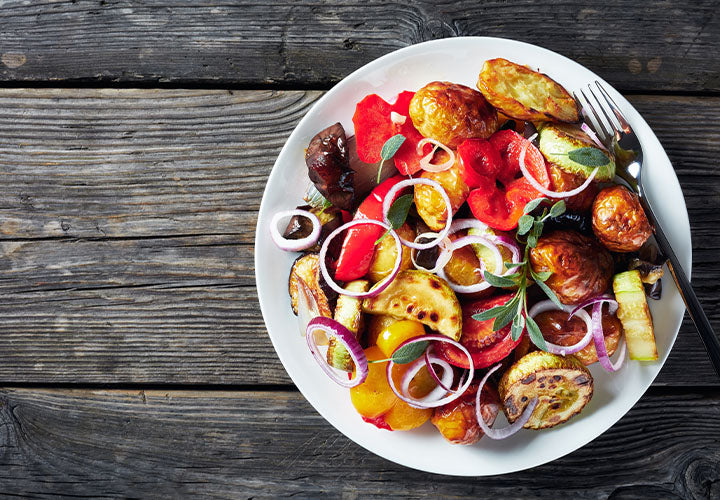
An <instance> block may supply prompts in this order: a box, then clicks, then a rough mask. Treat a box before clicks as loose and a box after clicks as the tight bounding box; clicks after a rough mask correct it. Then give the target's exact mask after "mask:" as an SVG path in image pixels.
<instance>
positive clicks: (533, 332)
mask: <svg viewBox="0 0 720 500" xmlns="http://www.w3.org/2000/svg"><path fill="white" fill-rule="evenodd" d="M525 319H526V320H527V331H528V334H529V335H530V340H531V341H532V343H533V344H535V345H536V346H538V348H540V349H542V350H543V351H547V344H546V343H545V339H544V338H543V335H542V332H541V331H540V327H539V326H538V325H537V323H535V320H534V319H532V318H531V317H530V316H528V317H527V318H525Z"/></svg>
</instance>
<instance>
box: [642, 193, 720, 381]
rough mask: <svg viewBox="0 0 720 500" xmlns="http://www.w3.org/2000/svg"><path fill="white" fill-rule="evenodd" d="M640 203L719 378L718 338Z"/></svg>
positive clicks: (654, 220)
mask: <svg viewBox="0 0 720 500" xmlns="http://www.w3.org/2000/svg"><path fill="white" fill-rule="evenodd" d="M640 203H641V204H642V206H643V209H645V214H646V215H647V216H648V219H649V220H650V223H651V224H652V226H653V228H654V233H655V240H656V241H657V244H658V246H659V247H660V251H661V252H662V253H663V255H665V256H666V257H667V258H668V260H669V262H668V269H670V274H672V277H673V279H674V280H675V283H676V284H677V287H678V290H680V296H681V297H682V299H683V302H685V307H687V310H688V314H689V315H690V319H692V321H693V323H694V324H695V328H696V329H697V331H698V333H699V334H700V338H701V339H702V342H703V344H704V345H705V350H706V351H707V353H708V356H710V361H711V362H712V365H713V368H715V373H717V375H718V377H720V341H718V338H717V336H716V335H715V332H714V331H713V328H712V326H711V325H710V321H709V320H708V317H707V315H706V314H705V311H703V308H702V306H701V305H700V301H699V300H698V298H697V295H695V291H694V290H693V288H692V285H690V281H689V280H688V278H687V276H686V275H685V271H683V268H682V266H681V265H680V262H679V261H678V258H677V256H676V255H675V252H673V249H672V247H671V246H670V242H669V241H668V239H667V238H666V237H665V233H664V232H663V230H662V227H661V226H660V223H659V222H658V220H657V217H655V213H654V212H653V211H652V208H651V207H650V205H649V204H648V202H647V199H645V198H644V197H642V196H640Z"/></svg>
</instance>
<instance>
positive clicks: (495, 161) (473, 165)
mask: <svg viewBox="0 0 720 500" xmlns="http://www.w3.org/2000/svg"><path fill="white" fill-rule="evenodd" d="M457 154H458V156H459V157H460V163H461V165H462V175H463V180H464V181H465V184H467V185H468V187H470V188H471V189H472V188H477V187H481V186H483V185H486V184H487V178H488V177H490V178H492V179H496V178H497V176H498V175H499V174H500V171H501V170H502V169H503V160H502V158H500V153H498V150H497V149H496V148H495V146H493V145H492V144H491V143H490V142H488V141H486V140H485V139H467V140H465V141H463V142H462V143H461V144H460V145H459V146H458V148H457Z"/></svg>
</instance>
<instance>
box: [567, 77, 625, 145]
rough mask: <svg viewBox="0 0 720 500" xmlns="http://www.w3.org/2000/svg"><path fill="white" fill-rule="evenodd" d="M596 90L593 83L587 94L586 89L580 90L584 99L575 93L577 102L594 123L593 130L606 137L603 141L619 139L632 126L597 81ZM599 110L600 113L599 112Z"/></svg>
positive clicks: (586, 116) (589, 86)
mask: <svg viewBox="0 0 720 500" xmlns="http://www.w3.org/2000/svg"><path fill="white" fill-rule="evenodd" d="M595 88H596V89H597V90H594V89H593V84H592V83H590V84H588V86H587V92H586V91H585V89H580V90H579V92H580V96H582V99H580V96H579V95H578V93H577V92H575V93H574V96H575V100H577V101H578V102H579V103H580V105H581V106H582V112H583V115H584V116H585V118H586V119H589V120H590V121H591V122H592V124H593V129H595V131H596V132H597V133H598V134H600V135H602V136H604V137H601V140H603V141H608V140H610V139H611V138H613V137H615V138H616V139H619V135H620V134H621V133H628V132H630V130H631V129H630V125H629V124H628V122H627V120H625V117H624V116H623V115H622V113H621V112H620V108H619V107H618V105H617V104H615V101H614V100H613V98H612V97H610V94H608V93H607V91H606V90H605V89H604V88H603V86H602V85H601V84H600V82H599V81H597V80H596V81H595ZM598 109H599V110H600V112H598Z"/></svg>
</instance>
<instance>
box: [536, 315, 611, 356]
mask: <svg viewBox="0 0 720 500" xmlns="http://www.w3.org/2000/svg"><path fill="white" fill-rule="evenodd" d="M568 316H570V314H569V313H567V312H565V311H546V312H543V313H540V314H538V315H537V316H536V317H535V318H534V319H535V322H536V323H537V325H538V326H539V327H540V331H541V332H542V334H543V337H545V339H546V340H547V341H548V342H552V343H553V344H558V345H573V344H576V343H577V342H580V339H582V338H583V337H584V336H585V333H586V332H587V330H586V329H585V328H586V326H585V322H584V321H583V320H581V319H580V318H578V317H577V316H573V317H572V318H570V319H569V320H568ZM602 325H603V335H604V336H605V349H606V350H607V353H608V356H612V355H613V353H614V352H615V350H616V349H617V346H618V343H619V341H620V336H621V335H622V332H623V328H622V323H620V320H619V319H617V318H616V317H615V316H614V315H611V314H609V313H608V312H607V311H603V315H602ZM575 357H576V358H578V359H579V360H580V362H582V364H584V365H586V366H587V365H591V364H593V363H595V362H596V361H597V360H598V357H597V351H596V350H595V343H594V342H592V341H591V342H590V344H588V346H587V347H585V348H584V349H583V350H581V351H578V352H577V353H575Z"/></svg>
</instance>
